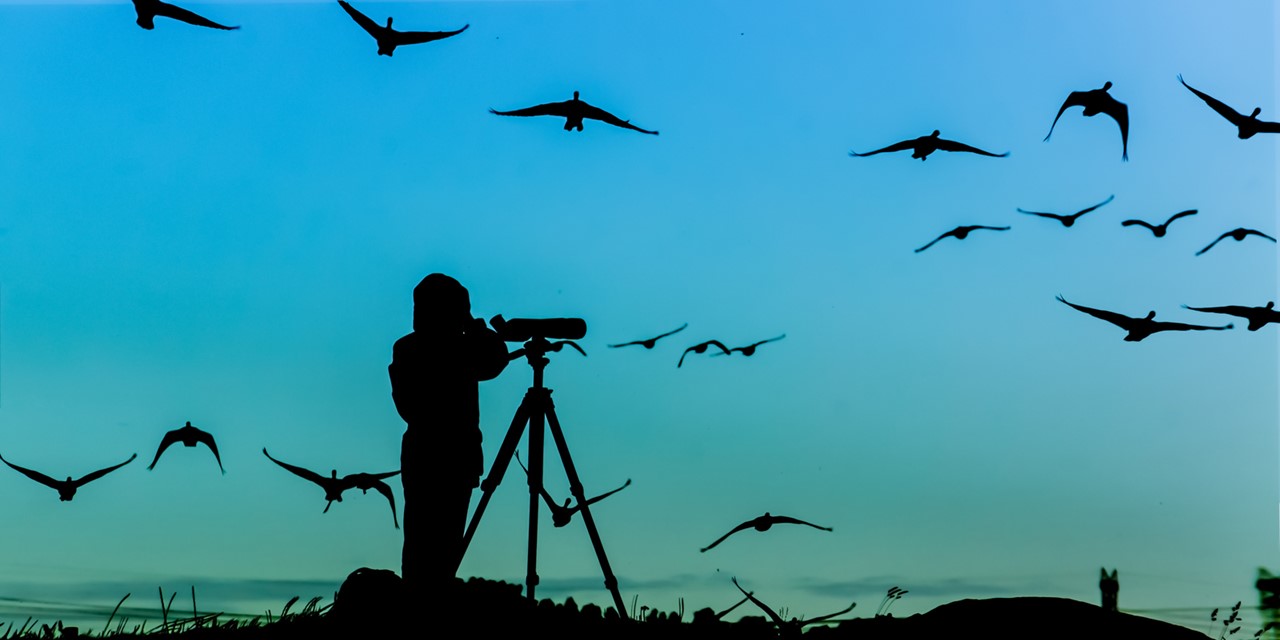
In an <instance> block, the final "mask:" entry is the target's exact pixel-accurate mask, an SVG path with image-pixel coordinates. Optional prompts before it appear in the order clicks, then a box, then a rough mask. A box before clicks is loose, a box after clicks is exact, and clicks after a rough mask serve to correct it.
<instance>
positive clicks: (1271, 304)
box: [1266, 300, 1276, 309]
mask: <svg viewBox="0 0 1280 640" xmlns="http://www.w3.org/2000/svg"><path fill="white" fill-rule="evenodd" d="M1274 306H1276V302H1275V300H1272V301H1271V302H1268V303H1267V306H1266V308H1267V309H1270V308H1272V307H1274Z"/></svg>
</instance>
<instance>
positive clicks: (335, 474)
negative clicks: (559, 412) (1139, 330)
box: [329, 311, 1155, 480]
mask: <svg viewBox="0 0 1280 640" xmlns="http://www.w3.org/2000/svg"><path fill="white" fill-rule="evenodd" d="M1151 313H1155V312H1154V311H1152V312H1151ZM329 478H330V479H332V480H337V479H338V470H337V469H330V470H329Z"/></svg>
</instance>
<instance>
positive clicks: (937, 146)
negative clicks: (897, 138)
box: [849, 129, 1009, 160]
mask: <svg viewBox="0 0 1280 640" xmlns="http://www.w3.org/2000/svg"><path fill="white" fill-rule="evenodd" d="M940 135H942V132H941V131H938V130H937V129H934V131H933V133H931V134H929V135H927V136H920V137H919V138H912V139H911V140H903V141H902V142H895V143H893V144H891V145H889V146H887V147H885V148H883V149H876V150H875V151H868V152H866V153H858V152H857V151H850V152H849V155H851V156H854V157H858V158H865V157H867V156H874V155H875V154H877V153H887V152H893V151H906V150H907V149H911V150H912V151H911V157H912V158H920V159H921V160H924V159H925V158H927V157H928V156H929V154H931V153H933V152H934V151H964V152H968V153H976V154H978V155H983V156H991V157H992V158H1003V157H1005V156H1008V155H1009V152H1008V151H1006V152H1004V153H991V152H990V151H983V150H982V149H979V148H977V147H971V146H969V145H967V144H963V143H960V142H956V141H954V140H947V139H946V138H940V137H938V136H940Z"/></svg>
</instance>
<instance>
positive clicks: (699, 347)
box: [676, 340, 729, 369]
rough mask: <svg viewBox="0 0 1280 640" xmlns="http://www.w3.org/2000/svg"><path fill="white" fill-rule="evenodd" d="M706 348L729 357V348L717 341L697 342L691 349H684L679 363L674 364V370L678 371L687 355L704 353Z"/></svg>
mask: <svg viewBox="0 0 1280 640" xmlns="http://www.w3.org/2000/svg"><path fill="white" fill-rule="evenodd" d="M707 347H715V348H717V349H719V350H720V351H722V352H724V354H725V355H726V356H727V355H729V347H726V346H724V344H722V343H721V342H720V341H719V340H708V341H706V342H699V343H698V344H695V345H693V346H692V347H689V348H688V349H685V350H684V353H682V354H680V362H677V363H676V368H677V369H679V368H680V367H681V366H682V365H683V364H684V357H685V356H687V355H689V354H690V353H706V352H707Z"/></svg>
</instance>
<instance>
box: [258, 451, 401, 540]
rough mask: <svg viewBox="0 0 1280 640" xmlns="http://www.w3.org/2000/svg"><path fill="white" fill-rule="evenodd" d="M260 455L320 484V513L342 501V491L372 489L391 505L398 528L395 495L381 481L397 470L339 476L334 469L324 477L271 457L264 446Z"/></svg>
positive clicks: (396, 473)
mask: <svg viewBox="0 0 1280 640" xmlns="http://www.w3.org/2000/svg"><path fill="white" fill-rule="evenodd" d="M262 455H264V456H266V457H267V459H268V460H271V461H272V462H274V463H276V464H278V465H280V466H281V467H284V468H285V469H286V470H288V471H289V472H290V473H292V474H294V475H296V476H298V477H299V478H302V479H304V480H309V481H311V482H314V483H316V484H318V485H320V488H322V489H324V499H325V500H326V502H325V505H324V511H322V512H321V513H329V507H331V506H333V503H334V502H342V493H343V492H344V491H346V490H347V489H360V490H361V491H362V492H363V493H368V492H369V490H370V489H374V490H377V492H378V493H381V494H382V495H383V496H385V497H386V498H387V503H389V504H390V505H391V521H392V522H393V523H395V525H396V528H397V529H399V528H400V519H399V517H397V516H396V498H395V495H394V494H392V493H391V487H389V486H387V483H385V482H383V480H385V479H387V478H390V477H393V476H396V475H399V474H400V472H399V471H388V472H386V473H351V474H347V475H345V476H342V477H341V478H339V477H338V470H337V469H334V470H332V471H331V472H330V474H329V477H328V478H326V477H324V476H322V475H320V474H318V473H316V472H314V471H311V470H309V469H304V468H302V467H299V466H295V465H291V464H289V463H287V462H281V461H279V460H276V459H275V458H272V457H271V454H270V453H267V448H266V447H263V448H262Z"/></svg>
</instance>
